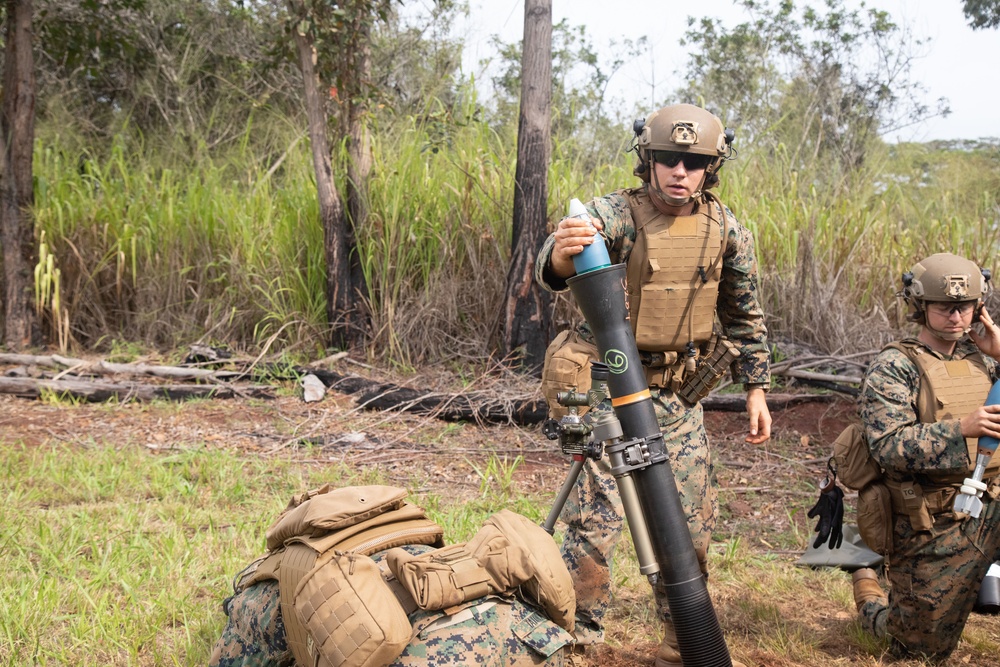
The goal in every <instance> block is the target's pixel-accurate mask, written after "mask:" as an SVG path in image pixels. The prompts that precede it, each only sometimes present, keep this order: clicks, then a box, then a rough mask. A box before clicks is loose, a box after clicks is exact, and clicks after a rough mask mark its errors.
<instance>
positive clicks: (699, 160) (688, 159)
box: [651, 151, 713, 171]
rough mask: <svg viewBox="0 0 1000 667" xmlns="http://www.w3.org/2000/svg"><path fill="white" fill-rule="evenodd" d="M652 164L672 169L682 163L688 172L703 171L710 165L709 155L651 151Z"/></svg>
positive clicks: (710, 157)
mask: <svg viewBox="0 0 1000 667" xmlns="http://www.w3.org/2000/svg"><path fill="white" fill-rule="evenodd" d="M651 153H652V156H653V162H657V163H659V164H662V165H664V166H666V167H669V168H671V169H673V168H674V167H676V166H677V163H678V162H683V163H684V168H685V169H687V170H688V171H694V170H695V169H705V168H707V167H708V165H709V164H711V163H712V160H713V158H712V156H711V155H699V154H698V153H678V152H677V151H651Z"/></svg>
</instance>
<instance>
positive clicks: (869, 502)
mask: <svg viewBox="0 0 1000 667" xmlns="http://www.w3.org/2000/svg"><path fill="white" fill-rule="evenodd" d="M890 347H891V348H894V349H897V350H899V351H900V352H902V353H903V354H905V355H906V356H907V358H909V359H910V360H911V361H912V362H913V364H914V365H915V366H916V367H917V369H918V370H919V372H920V376H921V383H920V391H919V393H918V395H917V418H918V419H919V420H920V422H921V423H925V424H929V423H936V422H938V421H940V420H943V419H961V418H962V417H964V416H965V415H967V414H969V413H970V412H972V411H973V410H975V409H976V408H978V407H979V406H980V405H982V403H983V399H984V397H985V396H986V394H987V393H988V392H989V389H990V386H991V381H990V376H989V371H988V370H987V368H986V365H985V363H984V362H983V360H982V356H981V355H980V354H979V353H978V352H971V353H970V354H968V355H966V356H965V357H962V358H959V359H949V360H944V359H940V358H939V357H937V356H936V355H934V354H932V353H931V352H929V351H928V350H927V349H926V348H925V347H924V346H923V345H922V344H921V343H919V342H918V341H916V340H915V339H904V340H901V341H898V342H895V343H890V344H889V345H887V346H886V348H883V349H887V348H890ZM977 443H978V439H977V438H966V445H967V447H968V449H969V460H970V464H969V470H968V472H969V473H971V471H972V470H973V469H974V467H975V460H976V450H977ZM833 453H834V458H835V459H836V461H837V474H838V476H839V477H840V480H841V482H842V483H843V484H844V485H845V486H847V487H849V488H851V489H855V490H857V491H858V531H859V532H860V533H861V537H862V539H863V540H864V541H865V544H867V545H868V547H869V548H871V549H872V550H873V551H875V552H876V553H879V554H882V555H883V556H889V555H891V552H892V514H893V512H895V513H897V514H905V515H907V516H908V517H909V519H910V523H911V524H912V526H913V528H914V529H915V530H922V531H930V530H932V529H933V526H934V521H933V518H932V515H933V514H937V513H939V512H944V511H948V510H950V508H951V502H952V500H953V499H954V496H955V492H956V488H957V486H958V485H960V484H961V483H962V481H963V480H964V479H965V477H966V476H967V475H966V473H960V474H956V473H940V474H936V473H932V472H931V473H923V477H926V478H927V480H928V482H929V483H928V484H925V485H921V484H919V483H918V482H916V481H914V480H903V481H899V480H893V479H889V478H887V477H886V476H885V475H884V474H883V471H882V469H881V467H880V466H879V464H878V462H877V461H875V459H874V458H873V457H872V456H871V450H870V449H869V448H868V442H867V439H866V438H865V434H864V428H863V427H862V426H861V425H859V424H852V425H850V426H848V427H847V428H845V429H844V431H843V432H841V434H840V436H838V438H837V440H836V441H835V442H834V446H833ZM998 469H1000V460H998V461H991V463H990V466H989V467H988V468H987V475H995V474H996V473H997V470H998Z"/></svg>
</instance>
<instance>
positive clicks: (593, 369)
mask: <svg viewBox="0 0 1000 667" xmlns="http://www.w3.org/2000/svg"><path fill="white" fill-rule="evenodd" d="M590 377H591V380H592V383H591V390H590V391H588V392H587V393H586V394H581V393H579V392H576V391H566V392H559V393H558V394H557V396H556V400H557V401H558V402H559V404H560V405H562V406H564V407H565V408H566V409H567V410H568V414H567V415H566V416H564V417H563V418H562V419H561V420H559V421H558V422H557V421H556V420H554V419H550V420H548V421H547V422H546V423H545V425H544V426H543V428H542V431H543V433H545V436H546V437H547V438H548V439H549V440H556V439H558V440H559V447H560V449H562V452H563V454H568V455H570V456H571V457H572V458H573V465H572V466H570V469H569V473H568V474H567V475H566V480H565V481H564V482H563V485H562V487H561V488H560V489H559V493H558V494H557V495H556V498H555V500H554V501H553V503H552V509H551V510H549V515H548V517H547V518H546V519H545V523H544V524H542V527H543V528H544V529H545V530H546V532H548V533H549V535H552V534H554V533H555V526H556V521H557V520H558V519H559V515H560V514H561V513H562V510H563V507H564V506H565V505H566V500H567V498H569V494H570V493H571V492H572V491H573V487H574V486H576V482H577V479H578V478H579V477H580V473H581V472H582V471H583V466H584V464H585V463H586V461H587V459H588V458H592V459H594V460H595V461H600V460H601V458H602V457H603V456H604V452H607V453H608V458H609V462H610V464H611V472H612V474H613V475H614V478H615V484H616V486H617V487H618V495H619V496H621V499H622V508H623V509H624V511H625V519H626V520H627V522H628V528H629V533H631V535H632V543H633V544H634V545H635V555H636V558H637V559H638V560H639V571H640V572H641V573H642V574H643V575H645V576H646V577H651V576H653V575H655V574H656V573H657V572H659V571H660V566H659V565H658V564H657V562H656V556H655V554H654V552H653V545H652V542H651V541H650V537H649V530H648V529H647V527H646V519H645V517H644V516H643V514H642V505H641V504H640V502H639V496H638V494H637V493H636V489H635V481H634V480H633V479H632V474H631V469H630V468H629V466H628V465H627V464H625V463H624V460H625V459H627V452H628V450H629V448H630V447H631V446H634V445H635V443H631V442H630V443H623V440H622V427H621V423H620V422H619V421H618V417H617V416H616V415H615V411H614V409H612V407H611V403H610V401H609V400H608V367H607V365H606V364H603V363H601V362H598V361H591V363H590ZM583 406H588V407H589V408H590V410H589V412H588V413H587V414H585V415H583V416H582V417H581V416H580V414H579V408H580V407H583Z"/></svg>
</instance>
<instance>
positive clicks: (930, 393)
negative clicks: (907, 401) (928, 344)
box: [882, 338, 937, 424]
mask: <svg viewBox="0 0 1000 667" xmlns="http://www.w3.org/2000/svg"><path fill="white" fill-rule="evenodd" d="M889 348H892V349H894V350H899V351H900V352H902V353H903V354H905V355H906V357H907V358H908V359H909V360H910V361H912V362H913V365H914V366H916V367H917V371H918V372H919V373H920V391H919V392H917V417H918V418H919V419H920V421H921V422H922V423H924V424H929V423H932V422H934V421H935V413H936V408H935V406H936V398H935V396H934V384H933V383H932V382H931V381H930V375H929V373H928V369H929V367H930V365H931V364H933V363H934V362H935V361H936V360H937V357H935V356H934V355H933V354H932V353H931V352H929V351H928V350H927V348H925V347H924V345H923V343H921V342H920V341H918V340H917V339H916V338H904V339H902V340H898V341H893V342H891V343H889V344H888V345H886V346H885V347H884V348H882V349H883V350H886V349H889Z"/></svg>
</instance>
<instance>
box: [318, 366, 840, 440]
mask: <svg viewBox="0 0 1000 667" xmlns="http://www.w3.org/2000/svg"><path fill="white" fill-rule="evenodd" d="M301 371H302V372H310V373H313V374H314V375H316V376H317V377H318V378H319V379H320V380H322V381H323V383H324V384H325V385H326V386H327V387H329V388H330V389H332V390H334V391H338V392H340V393H342V394H349V395H355V394H358V397H357V402H358V404H359V405H360V406H362V407H364V408H366V409H369V410H397V411H400V412H410V413H415V414H421V415H429V416H433V417H436V418H438V419H443V420H445V421H479V422H487V423H507V422H509V423H514V424H519V425H522V426H527V425H531V424H538V423H541V422H543V421H545V419H546V418H547V417H548V406H547V405H546V404H545V401H544V400H541V399H520V400H517V399H512V400H509V401H502V400H498V399H497V398H496V394H497V392H473V393H470V394H467V395H463V394H442V393H439V392H432V391H419V390H416V389H410V388H408V387H400V386H399V385H394V384H389V383H384V382H375V381H373V380H367V379H365V378H362V377H358V376H344V375H340V374H338V373H334V372H333V371H324V370H315V369H308V370H307V369H301ZM834 400H837V396H835V395H833V394H768V396H767V405H768V408H769V409H771V410H784V409H786V408H789V407H792V406H794V405H799V404H801V403H810V402H822V403H828V402H831V401H834ZM701 404H702V407H703V408H704V409H705V410H717V411H721V412H743V411H744V410H746V396H745V395H743V394H716V395H713V396H708V397H707V398H705V399H704V400H702V402H701Z"/></svg>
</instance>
